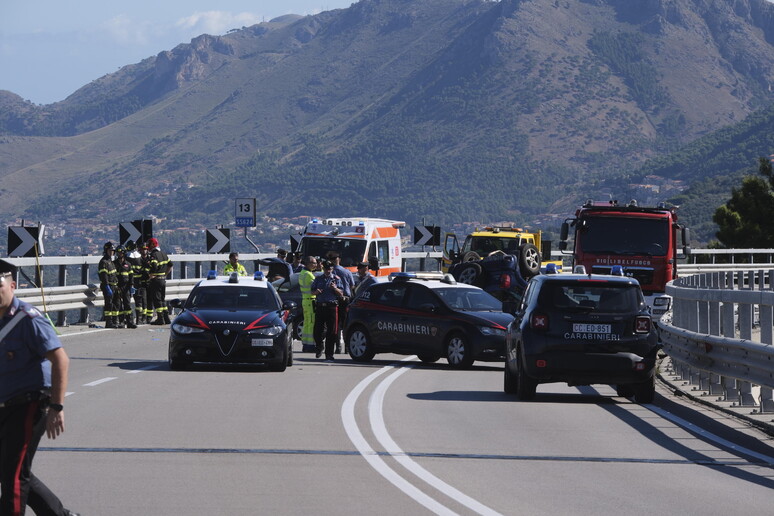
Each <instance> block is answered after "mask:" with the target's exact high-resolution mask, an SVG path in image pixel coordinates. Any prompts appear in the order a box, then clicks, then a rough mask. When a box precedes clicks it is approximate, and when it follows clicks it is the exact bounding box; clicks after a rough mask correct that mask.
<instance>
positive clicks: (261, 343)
mask: <svg viewBox="0 0 774 516" xmlns="http://www.w3.org/2000/svg"><path fill="white" fill-rule="evenodd" d="M273 345H274V339H253V341H252V346H253V347H254V348H270V347H272V346H273Z"/></svg>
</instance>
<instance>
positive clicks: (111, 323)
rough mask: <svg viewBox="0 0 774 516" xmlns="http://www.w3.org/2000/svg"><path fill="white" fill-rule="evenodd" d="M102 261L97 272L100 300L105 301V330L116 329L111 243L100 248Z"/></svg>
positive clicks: (116, 315) (116, 281)
mask: <svg viewBox="0 0 774 516" xmlns="http://www.w3.org/2000/svg"><path fill="white" fill-rule="evenodd" d="M102 250H103V254H102V259H101V260H100V261H99V265H98V266H97V271H98V274H99V288H100V290H101V291H102V298H103V299H104V300H105V306H104V308H103V312H102V313H103V315H104V316H105V328H118V309H117V304H118V297H117V294H118V292H117V290H118V275H117V274H116V266H115V263H113V254H114V253H115V248H114V247H113V242H105V245H103V246H102Z"/></svg>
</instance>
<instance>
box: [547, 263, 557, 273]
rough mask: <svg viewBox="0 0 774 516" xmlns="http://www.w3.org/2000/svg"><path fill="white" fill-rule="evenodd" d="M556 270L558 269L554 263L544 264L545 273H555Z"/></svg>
mask: <svg viewBox="0 0 774 516" xmlns="http://www.w3.org/2000/svg"><path fill="white" fill-rule="evenodd" d="M558 272H559V269H558V268H557V267H556V264H555V263H547V264H546V274H557V273H558Z"/></svg>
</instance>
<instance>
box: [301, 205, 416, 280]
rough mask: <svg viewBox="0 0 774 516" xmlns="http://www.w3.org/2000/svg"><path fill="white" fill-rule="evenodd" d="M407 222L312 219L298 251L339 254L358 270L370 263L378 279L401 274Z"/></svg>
mask: <svg viewBox="0 0 774 516" xmlns="http://www.w3.org/2000/svg"><path fill="white" fill-rule="evenodd" d="M405 226H406V223H405V222H402V221H398V220H385V219H374V218H340V219H312V220H311V221H309V222H308V223H307V224H306V226H305V227H304V232H303V233H302V234H301V242H300V243H299V246H298V251H300V252H301V255H302V256H319V257H322V258H325V257H326V255H327V254H328V252H330V251H336V252H337V253H339V256H341V265H342V267H346V268H347V269H349V270H351V271H353V272H354V271H356V270H357V264H358V262H363V261H366V262H368V264H369V265H368V267H369V269H371V270H372V271H374V275H375V276H388V275H389V274H390V273H392V272H400V271H401V267H402V263H401V261H402V259H403V257H402V255H401V242H400V228H403V227H405Z"/></svg>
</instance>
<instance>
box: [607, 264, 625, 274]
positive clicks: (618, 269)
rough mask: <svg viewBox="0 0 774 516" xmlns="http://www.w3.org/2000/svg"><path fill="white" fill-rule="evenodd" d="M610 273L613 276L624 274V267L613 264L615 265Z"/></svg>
mask: <svg viewBox="0 0 774 516" xmlns="http://www.w3.org/2000/svg"><path fill="white" fill-rule="evenodd" d="M610 274H612V275H613V276H623V275H624V273H623V267H621V266H620V265H613V267H612V268H611V269H610Z"/></svg>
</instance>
